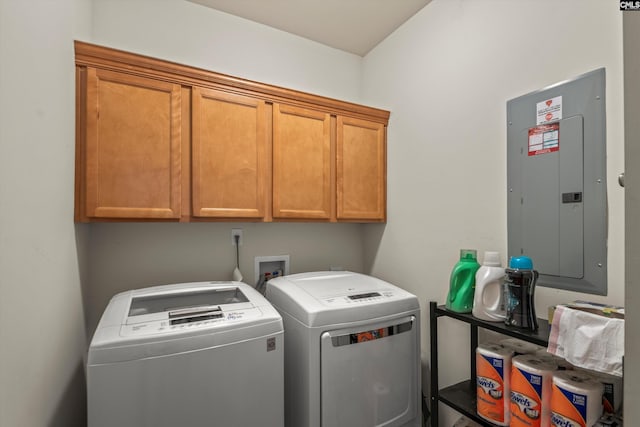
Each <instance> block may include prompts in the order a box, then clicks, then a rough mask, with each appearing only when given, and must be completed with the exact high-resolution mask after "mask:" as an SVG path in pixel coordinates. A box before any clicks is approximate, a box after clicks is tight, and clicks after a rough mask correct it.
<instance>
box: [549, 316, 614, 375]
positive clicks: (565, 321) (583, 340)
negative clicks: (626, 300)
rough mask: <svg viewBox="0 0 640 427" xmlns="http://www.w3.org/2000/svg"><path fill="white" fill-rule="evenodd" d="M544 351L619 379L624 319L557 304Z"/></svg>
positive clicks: (575, 364) (573, 363)
mask: <svg viewBox="0 0 640 427" xmlns="http://www.w3.org/2000/svg"><path fill="white" fill-rule="evenodd" d="M591 311H593V310H591ZM623 313H624V312H623ZM547 350H548V352H549V353H551V354H554V355H556V356H559V357H562V358H564V359H566V360H567V361H568V362H569V363H571V364H572V365H574V366H578V367H581V368H585V369H591V370H594V371H599V372H604V373H607V374H611V375H616V376H619V377H621V376H622V356H623V354H624V319H620V318H614V317H608V316H603V315H600V314H595V313H594V312H589V311H583V310H582V309H578V308H571V307H568V306H564V305H559V306H557V307H556V310H555V313H554V315H553V322H552V323H551V333H550V335H549V347H548V349H547Z"/></svg>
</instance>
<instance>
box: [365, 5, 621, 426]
mask: <svg viewBox="0 0 640 427" xmlns="http://www.w3.org/2000/svg"><path fill="white" fill-rule="evenodd" d="M599 67H606V73H607V82H606V84H607V95H606V96H607V168H608V172H607V179H608V202H609V242H608V243H609V265H608V271H609V276H608V286H609V295H608V296H607V297H595V296H591V295H582V294H577V293H571V292H564V291H556V290H551V289H547V288H538V289H537V291H536V297H537V307H536V308H537V311H538V315H539V316H545V315H546V310H547V306H549V305H551V304H554V303H558V302H563V301H567V300H573V299H576V298H588V299H591V300H595V301H607V302H609V303H613V304H621V305H622V304H623V303H624V199H623V190H622V189H621V188H620V187H619V186H618V184H617V175H618V173H620V172H621V171H622V170H623V151H624V150H623V117H622V116H623V114H622V113H623V105H622V98H623V89H622V18H621V14H620V12H619V10H618V5H617V3H616V4H614V3H612V2H603V1H601V0H589V1H584V0H567V1H562V2H558V1H554V0H520V1H517V2H514V1H512V0H485V1H469V0H433V1H432V2H431V3H430V4H428V5H427V6H426V7H425V8H424V9H422V11H420V12H419V13H418V14H416V15H415V16H414V17H413V18H411V19H410V20H409V21H408V22H407V23H406V24H404V25H403V26H402V27H401V28H400V29H399V30H397V31H396V32H395V33H393V34H392V35H391V36H390V37H388V38H387V39H386V40H385V41H384V42H383V43H381V44H380V45H379V46H378V47H377V48H376V49H374V50H373V51H372V52H371V53H370V54H368V55H367V56H366V57H365V60H364V69H363V76H364V78H363V102H364V103H373V104H376V105H381V106H382V107H383V108H388V109H390V110H391V120H390V123H389V132H388V178H387V180H388V181H387V182H388V217H389V220H388V222H387V224H386V225H367V226H365V250H366V253H365V269H366V270H367V271H370V272H371V273H373V274H374V275H377V276H380V277H382V278H386V279H388V280H390V281H391V282H395V283H397V284H398V285H400V286H402V287H404V288H406V289H408V290H409V291H412V292H414V293H415V294H417V295H418V296H419V298H420V301H421V303H422V304H423V309H424V310H423V316H424V318H425V321H424V322H423V324H424V325H426V326H427V327H424V328H423V331H424V332H423V350H424V352H425V356H424V357H426V355H427V354H428V340H427V334H428V323H429V322H428V304H427V302H428V301H430V300H435V301H438V302H440V303H443V302H444V300H445V298H446V295H447V291H448V280H449V274H450V272H451V268H452V267H453V265H454V263H455V262H456V261H457V259H458V253H459V249H461V248H476V249H477V250H478V254H479V255H480V257H481V256H482V253H483V251H485V250H498V251H500V252H501V254H502V256H503V262H506V249H507V236H506V233H507V224H506V211H507V208H506V102H507V100H509V99H512V98H515V97H517V96H520V95H523V94H526V93H529V92H531V91H534V90H537V89H540V88H543V87H546V86H548V85H550V84H553V83H556V82H559V81H562V80H565V79H570V78H573V77H575V76H577V75H580V74H582V73H584V72H587V71H590V70H593V69H596V68H599ZM444 320H445V321H443V322H442V323H443V328H442V329H441V333H442V334H446V335H443V336H446V337H447V338H445V339H443V340H441V347H442V352H441V354H440V361H441V362H440V365H441V366H440V368H441V372H440V380H441V384H444V385H447V384H449V383H453V382H456V381H460V380H462V379H464V377H465V376H467V375H468V369H469V368H468V346H469V342H468V341H469V340H468V329H467V328H466V327H464V326H462V325H460V324H457V323H455V322H453V321H446V320H447V319H444ZM442 341H445V342H442ZM443 425H445V424H443Z"/></svg>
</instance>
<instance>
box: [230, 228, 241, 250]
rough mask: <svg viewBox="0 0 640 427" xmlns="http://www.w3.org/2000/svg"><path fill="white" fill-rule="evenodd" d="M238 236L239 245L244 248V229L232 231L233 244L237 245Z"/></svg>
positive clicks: (233, 229)
mask: <svg viewBox="0 0 640 427" xmlns="http://www.w3.org/2000/svg"><path fill="white" fill-rule="evenodd" d="M236 236H238V244H239V245H240V246H242V228H232V229H231V244H232V245H233V246H235V245H236Z"/></svg>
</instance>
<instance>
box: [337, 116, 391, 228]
mask: <svg viewBox="0 0 640 427" xmlns="http://www.w3.org/2000/svg"><path fill="white" fill-rule="evenodd" d="M336 151H337V153H336V159H337V204H338V206H337V218H338V219H339V220H341V219H352V220H355V219H359V220H379V219H384V218H385V216H386V191H385V189H386V176H387V174H386V163H387V162H386V152H387V150H386V138H385V127H384V125H382V124H381V123H375V122H370V121H366V120H361V119H354V118H350V117H342V116H340V117H338V125H337V147H336Z"/></svg>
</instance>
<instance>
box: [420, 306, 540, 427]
mask: <svg viewBox="0 0 640 427" xmlns="http://www.w3.org/2000/svg"><path fill="white" fill-rule="evenodd" d="M429 313H430V325H429V326H430V341H431V426H432V427H438V402H442V403H444V404H445V405H447V406H449V407H451V408H453V409H455V410H456V411H458V412H460V413H461V414H463V415H465V416H467V417H468V418H470V419H472V420H474V421H475V422H477V423H480V424H481V425H483V426H485V427H495V424H492V423H489V422H487V421H486V420H484V419H483V418H480V417H479V416H478V415H477V413H476V385H475V377H476V357H475V351H476V347H478V328H483V329H488V330H490V331H494V332H498V333H500V334H502V335H507V336H510V337H514V338H518V339H521V340H523V341H527V342H531V343H534V344H538V345H541V346H545V347H546V346H547V344H548V342H549V322H548V321H546V320H544V319H538V330H537V331H535V332H533V331H529V330H524V329H519V328H515V327H511V326H507V325H505V324H504V323H502V322H486V321H484V320H480V319H477V318H475V317H473V316H472V315H471V314H463V313H456V312H454V311H450V310H448V309H447V308H446V307H445V306H438V304H437V303H436V302H435V301H431V302H430V303H429ZM442 316H445V317H451V318H453V319H457V320H459V321H461V322H465V323H467V324H469V328H470V334H469V335H470V339H471V354H470V366H471V379H469V380H466V381H462V382H460V383H458V384H454V385H451V386H449V387H445V388H442V389H440V388H439V385H438V318H439V317H442Z"/></svg>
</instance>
